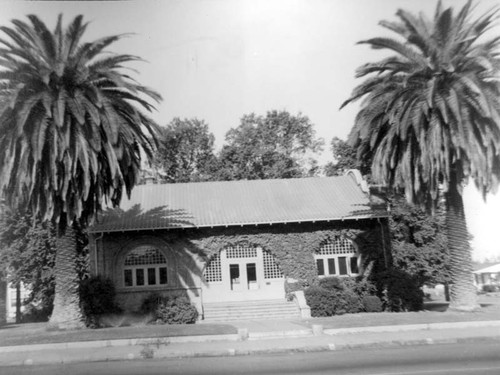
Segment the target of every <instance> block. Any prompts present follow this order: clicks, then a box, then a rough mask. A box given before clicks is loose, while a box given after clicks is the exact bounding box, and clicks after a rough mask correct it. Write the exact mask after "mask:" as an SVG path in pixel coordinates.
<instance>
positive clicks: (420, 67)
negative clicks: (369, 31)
mask: <svg viewBox="0 0 500 375" xmlns="http://www.w3.org/2000/svg"><path fill="white" fill-rule="evenodd" d="M472 9H473V6H472V2H471V1H469V2H467V3H466V4H465V5H464V6H463V8H461V9H460V10H459V11H458V13H454V11H453V9H452V8H447V9H444V8H443V7H442V6H441V3H438V5H437V8H436V11H435V14H434V17H433V19H432V20H431V19H428V18H427V17H426V16H425V15H423V14H419V15H418V16H417V15H413V14H411V13H408V12H406V11H404V10H399V11H398V12H397V13H396V15H397V16H398V18H399V20H400V21H399V22H387V21H382V22H381V23H380V24H381V25H382V26H383V27H386V28H387V29H389V30H391V31H393V32H395V33H396V34H398V36H399V37H400V38H401V39H402V40H399V38H398V39H397V40H395V39H392V38H373V39H369V40H366V41H362V42H360V43H365V44H368V45H370V46H371V47H372V48H374V49H384V50H388V51H390V52H392V53H395V54H394V55H392V56H389V57H387V58H385V59H383V60H381V61H379V62H376V63H369V64H366V65H363V66H361V67H360V68H358V70H357V77H365V76H368V77H367V78H366V79H365V81H364V82H363V83H361V84H360V85H359V86H357V87H356V88H355V89H354V91H353V93H352V94H351V97H350V98H349V99H348V100H347V101H346V102H345V103H344V104H343V105H342V106H344V105H346V104H347V103H350V102H353V101H355V100H357V99H359V98H364V100H363V101H362V103H361V107H360V110H359V112H358V114H357V116H356V120H355V124H354V127H353V129H352V131H351V134H350V137H349V141H350V143H351V144H352V145H353V146H355V147H356V149H357V155H358V157H359V158H361V159H363V160H369V159H370V158H372V174H373V176H374V177H375V178H376V179H377V180H379V181H381V182H383V183H385V184H387V185H389V186H393V187H400V188H404V190H405V193H406V196H407V199H408V200H409V201H410V202H415V203H420V204H425V205H428V206H433V205H435V204H436V203H437V201H438V199H439V193H440V190H442V192H444V199H445V202H446V208H447V214H446V216H447V217H446V228H447V229H446V230H447V237H448V241H449V248H450V253H451V258H452V261H451V272H452V274H453V279H452V281H453V284H454V286H453V289H452V294H451V304H450V307H451V308H454V309H458V310H470V309H475V308H477V306H478V304H477V298H476V292H475V289H474V285H473V278H472V269H471V252H470V245H469V242H468V235H467V226H466V222H465V215H464V207H463V197H462V187H463V184H464V183H466V182H467V180H468V179H472V180H473V181H474V183H475V185H476V187H477V188H478V189H479V191H480V192H481V193H482V194H483V196H486V194H487V193H488V192H490V191H496V190H497V188H498V182H499V178H500V156H499V153H500V125H499V124H500V85H499V83H500V58H499V56H500V55H499V53H500V51H499V45H500V37H499V36H495V37H491V36H490V37H489V36H488V31H489V30H491V28H492V27H493V26H494V25H495V24H496V20H497V10H495V9H492V10H490V11H488V12H486V13H484V14H482V15H480V16H479V17H473V16H472Z"/></svg>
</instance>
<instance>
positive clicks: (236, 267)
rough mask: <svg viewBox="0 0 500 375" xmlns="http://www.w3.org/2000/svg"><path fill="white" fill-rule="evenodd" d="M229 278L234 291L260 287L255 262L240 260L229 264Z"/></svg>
mask: <svg viewBox="0 0 500 375" xmlns="http://www.w3.org/2000/svg"><path fill="white" fill-rule="evenodd" d="M229 280H230V287H231V290H232V291H235V292H239V291H245V290H257V289H259V283H258V281H257V264H256V263H255V262H249V263H247V262H244V261H239V262H238V263H230V264H229Z"/></svg>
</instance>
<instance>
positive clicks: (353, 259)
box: [351, 257, 359, 273]
mask: <svg viewBox="0 0 500 375" xmlns="http://www.w3.org/2000/svg"><path fill="white" fill-rule="evenodd" d="M351 272H352V273H358V272H359V270H358V257H351Z"/></svg>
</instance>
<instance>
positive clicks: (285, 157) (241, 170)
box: [214, 110, 323, 180]
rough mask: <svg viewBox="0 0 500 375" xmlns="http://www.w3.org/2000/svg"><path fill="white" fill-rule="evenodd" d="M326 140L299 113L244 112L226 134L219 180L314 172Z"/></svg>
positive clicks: (306, 174)
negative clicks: (317, 134)
mask: <svg viewBox="0 0 500 375" xmlns="http://www.w3.org/2000/svg"><path fill="white" fill-rule="evenodd" d="M322 144H323V141H322V140H321V139H316V138H315V132H314V129H313V124H312V123H311V122H310V120H309V119H308V118H307V117H306V116H303V115H302V114H300V113H299V114H298V115H296V116H294V115H291V114H290V113H289V112H287V111H276V110H274V111H269V112H267V114H266V116H257V115H255V114H253V113H252V114H249V115H244V116H243V117H242V119H241V123H240V125H239V126H238V127H237V128H232V129H231V130H229V131H228V132H227V134H226V143H225V145H224V146H223V147H222V150H221V152H220V154H219V156H218V165H217V171H214V175H215V176H214V178H215V179H218V180H244V179H248V180H256V179H269V178H294V177H305V176H308V175H314V174H315V173H316V171H317V169H318V167H317V163H316V162H315V161H314V160H313V159H312V157H311V156H312V155H313V154H314V153H316V152H318V151H319V150H321V147H322Z"/></svg>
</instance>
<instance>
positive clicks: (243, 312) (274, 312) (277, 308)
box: [203, 299, 300, 322]
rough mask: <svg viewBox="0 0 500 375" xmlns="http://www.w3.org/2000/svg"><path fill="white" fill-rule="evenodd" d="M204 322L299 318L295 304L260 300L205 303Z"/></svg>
mask: <svg viewBox="0 0 500 375" xmlns="http://www.w3.org/2000/svg"><path fill="white" fill-rule="evenodd" d="M203 313H204V320H205V321H211V322H212V321H219V322H220V321H231V320H258V319H293V318H300V311H299V309H298V307H297V305H296V304H295V302H287V301H285V300H281V299H280V300H261V301H241V302H220V303H206V304H204V306H203Z"/></svg>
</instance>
